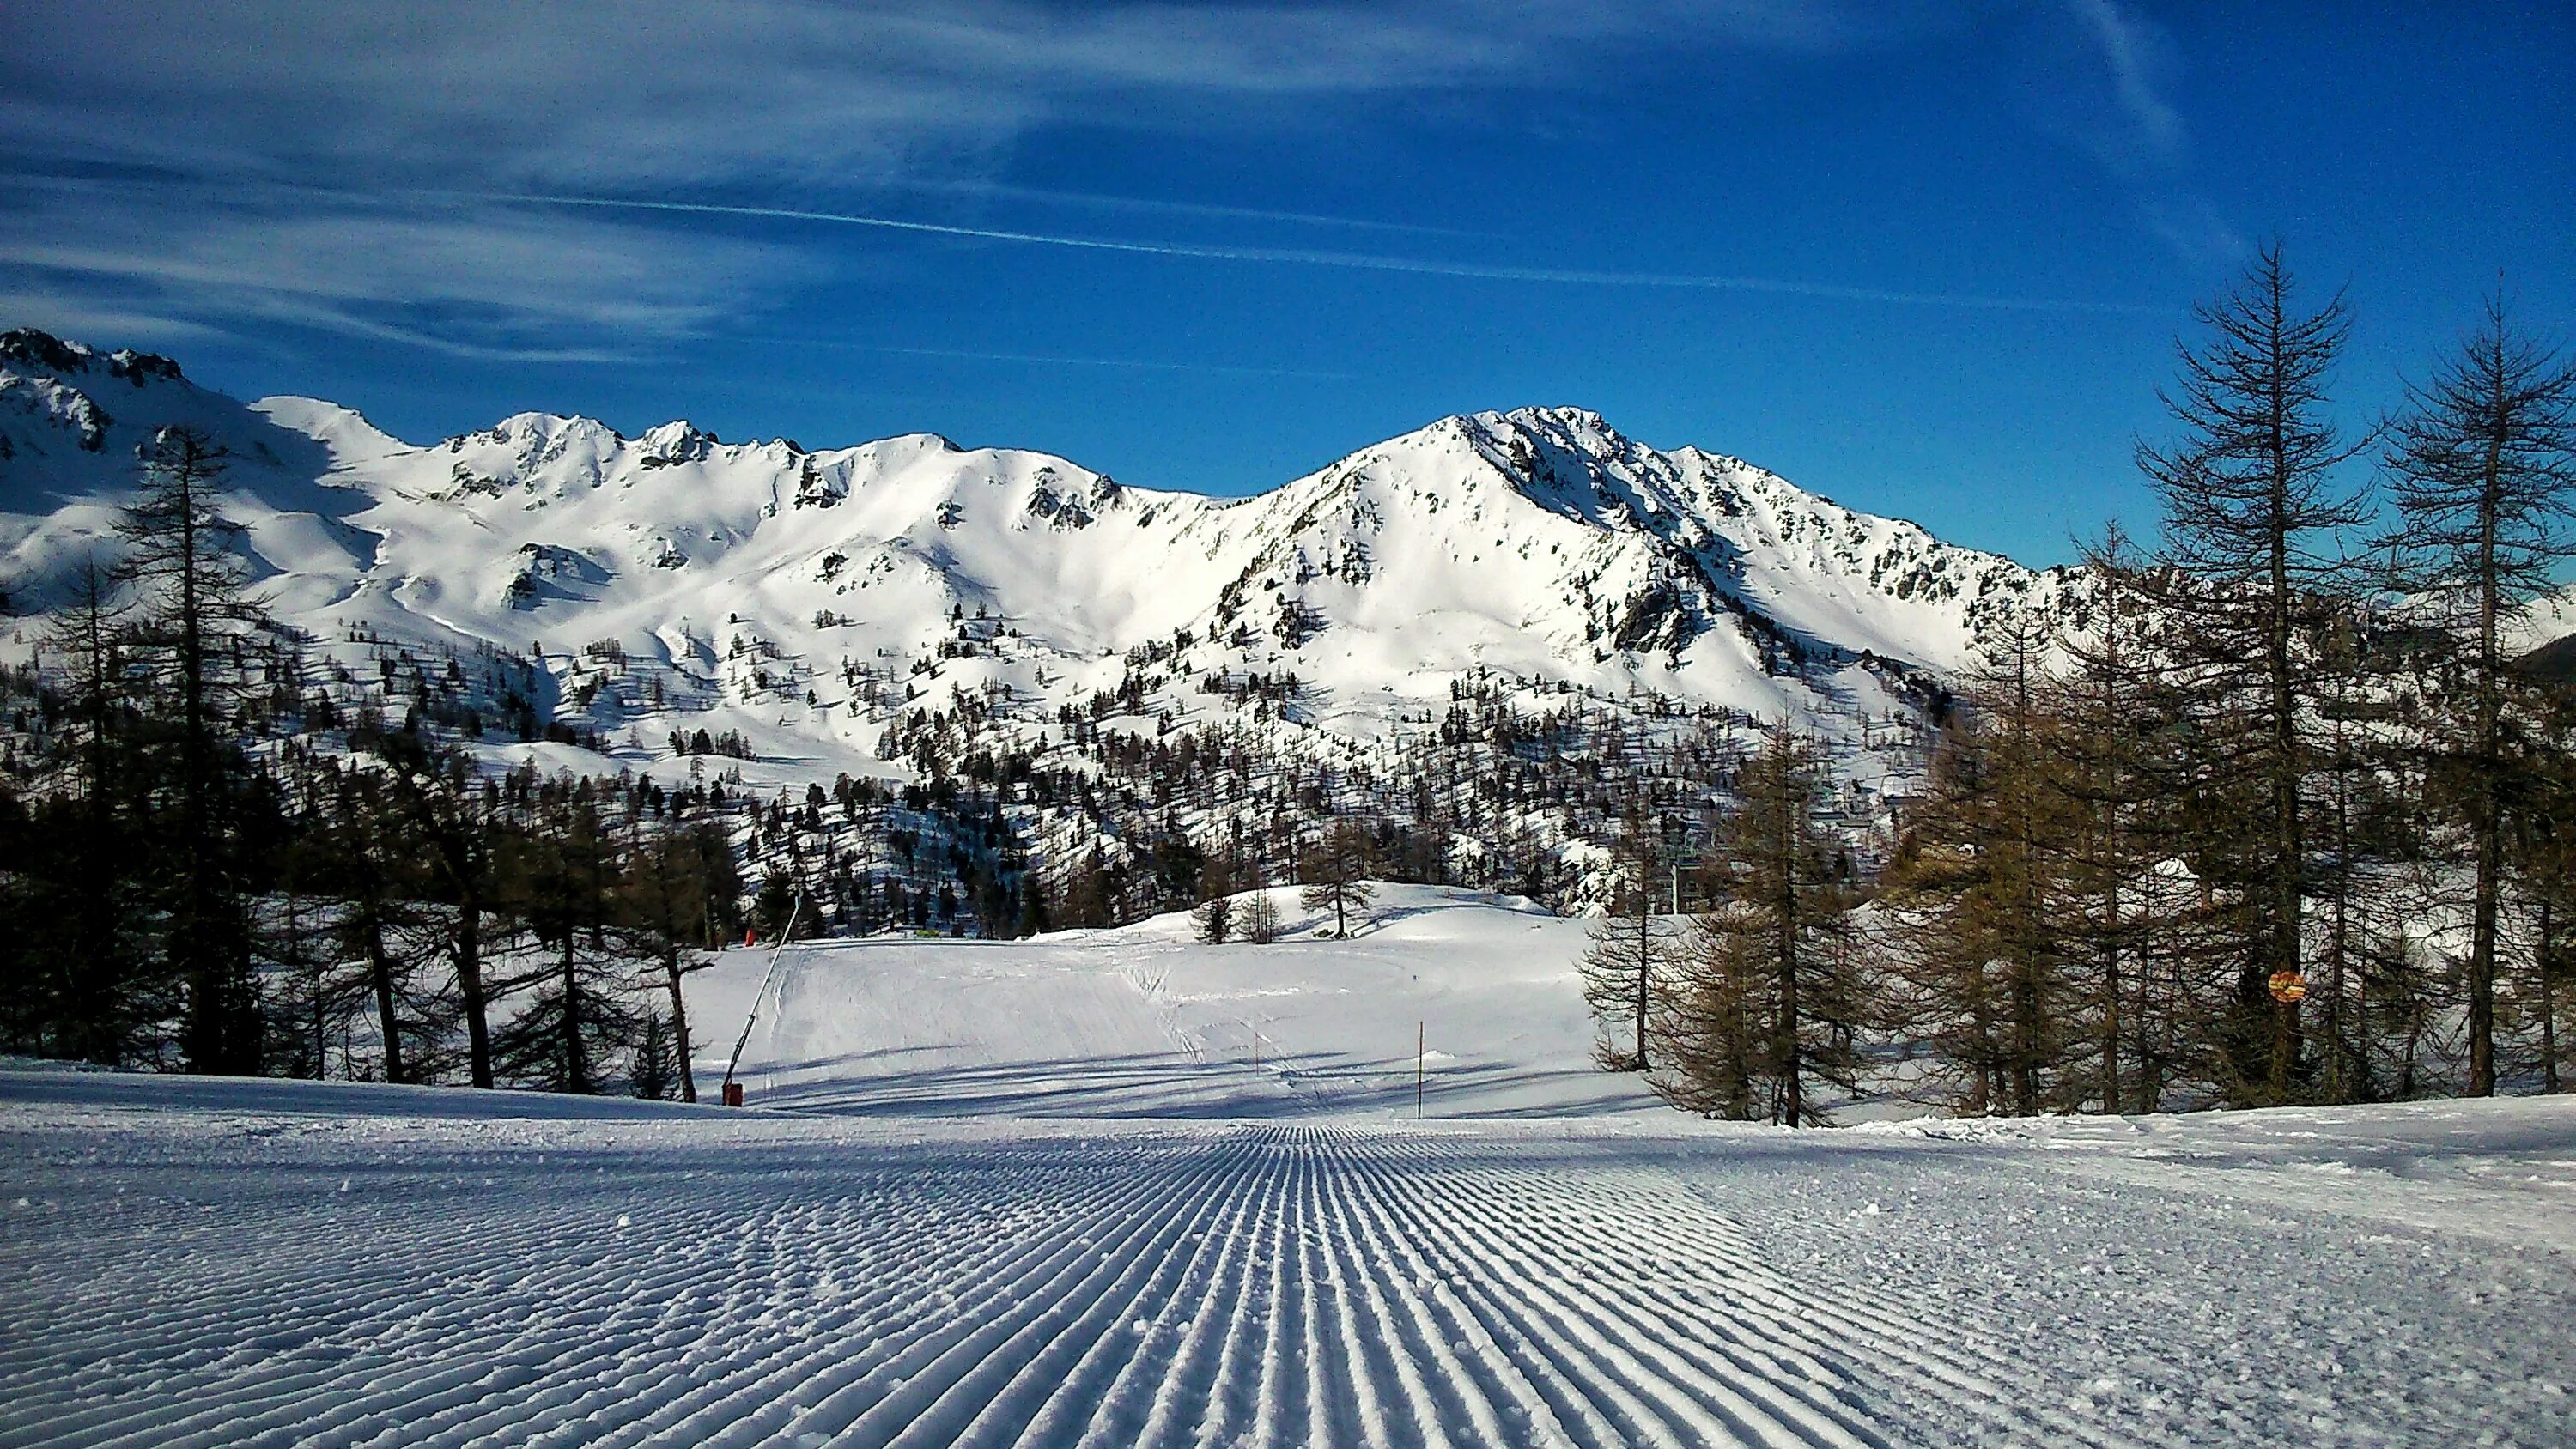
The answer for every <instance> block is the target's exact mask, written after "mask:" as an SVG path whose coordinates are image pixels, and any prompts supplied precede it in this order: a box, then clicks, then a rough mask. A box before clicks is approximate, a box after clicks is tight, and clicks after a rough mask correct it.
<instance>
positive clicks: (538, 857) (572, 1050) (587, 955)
mask: <svg viewBox="0 0 2576 1449" xmlns="http://www.w3.org/2000/svg"><path fill="white" fill-rule="evenodd" d="M545 793H546V795H547V796H549V797H550V798H548V799H546V800H544V801H542V802H541V803H540V804H539V805H538V807H537V809H536V810H535V811H534V812H533V818H532V819H531V820H530V821H528V822H527V823H526V824H524V825H523V826H521V827H519V828H517V829H514V830H512V831H510V832H509V833H508V834H507V835H505V836H504V837H503V851H504V854H503V860H502V868H501V872H500V875H501V879H502V881H503V882H504V884H505V887H506V889H507V893H508V894H507V902H508V906H509V909H510V911H511V913H512V914H513V915H514V916H515V917H516V918H517V919H518V920H519V921H520V922H522V923H523V924H524V925H525V927H526V929H527V932H528V934H529V935H530V936H532V937H533V938H535V942H536V945H537V947H538V952H539V956H538V960H537V962H536V963H535V964H534V965H533V966H532V968H531V969H530V970H529V972H528V973H527V979H526V985H527V988H528V999H527V1001H526V1002H525V1004H524V1005H522V1006H521V1008H520V1010H519V1013H518V1014H517V1015H516V1016H515V1017H513V1018H512V1019H511V1020H510V1022H509V1024H508V1025H507V1026H505V1027H504V1028H503V1029H502V1030H501V1031H499V1032H498V1033H496V1034H495V1037H494V1041H493V1057H494V1064H495V1066H496V1067H497V1068H499V1069H500V1070H502V1071H505V1072H509V1073H511V1074H513V1075H515V1076H517V1077H519V1078H520V1079H522V1080H524V1081H527V1082H529V1083H531V1084H533V1085H537V1086H540V1087H543V1088H545V1089H546V1090H548V1091H555V1092H574V1093H596V1092H599V1091H600V1090H602V1089H603V1087H604V1086H605V1085H606V1084H607V1081H608V1077H609V1073H610V1067H611V1063H612V1062H613V1061H614V1060H615V1059H616V1057H617V1056H618V1054H619V1053H621V1052H623V1051H624V1050H626V1049H627V1048H628V1047H629V1046H631V1045H632V1043H633V1042H634V1040H635V1037H636V1034H637V1031H638V1028H639V1027H640V1022H639V1021H638V1019H637V1013H636V1012H635V1011H634V1010H633V1009H632V1007H631V1006H630V1005H629V1003H628V1002H627V1000H626V992H625V989H624V987H625V969H624V968H625V967H626V965H627V962H626V960H625V958H624V957H623V956H622V954H621V953H619V952H618V951H616V950H615V949H614V948H613V947H612V945H611V942H610V939H609V927H610V924H611V917H612V913H613V910H614V904H613V903H614V900H615V892H616V887H617V881H616V879H615V852H614V851H613V850H612V849H611V847H610V843H609V841H608V839H607V836H606V833H605V832H604V831H603V830H602V828H601V822H600V819H599V813H598V810H597V808H596V805H595V803H594V801H593V799H592V798H591V795H592V792H591V787H590V785H589V783H588V782H587V781H584V782H578V783H572V784H569V785H555V786H549V787H547V789H546V791H545Z"/></svg>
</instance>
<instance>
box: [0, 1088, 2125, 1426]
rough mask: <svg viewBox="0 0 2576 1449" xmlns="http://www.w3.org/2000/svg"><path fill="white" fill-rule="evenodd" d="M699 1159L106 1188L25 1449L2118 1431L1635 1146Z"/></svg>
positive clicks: (49, 1317)
mask: <svg viewBox="0 0 2576 1449" xmlns="http://www.w3.org/2000/svg"><path fill="white" fill-rule="evenodd" d="M567 1130H569V1129H567ZM603 1130H605V1129H603ZM610 1135H612V1136H613V1134H610ZM471 1140H472V1134H471V1133H470V1132H464V1133H460V1134H458V1141H459V1143H460V1144H462V1143H463V1142H469V1141H471ZM548 1140H551V1141H560V1140H561V1138H559V1137H558V1138H552V1139H548ZM644 1140H645V1141H647V1142H649V1141H651V1140H653V1139H652V1138H651V1137H650V1136H649V1134H646V1135H645V1137H644ZM174 1150H179V1151H180V1153H181V1156H182V1158H183V1159H184V1160H190V1161H198V1162H202V1163H203V1167H202V1169H201V1170H202V1172H203V1173H204V1174H205V1175H206V1176H207V1177H208V1178H210V1179H212V1180H213V1182H214V1183H220V1182H221V1181H222V1180H223V1176H224V1174H226V1173H235V1172H240V1171H241V1170H242V1169H241V1168H240V1167H239V1166H238V1165H237V1164H236V1163H235V1162H234V1160H233V1159H231V1158H229V1157H227V1155H226V1154H227V1153H228V1152H229V1151H231V1149H230V1148H228V1147H225V1146H223V1145H221V1144H217V1145H213V1146H209V1145H207V1144H205V1143H203V1142H195V1143H191V1144H187V1145H186V1146H185V1147H184V1149H174ZM338 1150H340V1151H342V1152H344V1153H345V1152H348V1151H350V1150H351V1144H349V1143H346V1142H343V1143H340V1144H339V1145H338ZM441 1150H445V1151H446V1152H447V1153H448V1156H447V1157H445V1158H444V1159H442V1158H440V1157H439V1155H438V1154H439V1152H440V1151H441ZM188 1151H193V1152H194V1153H196V1157H195V1158H193V1159H186V1158H185V1153H186V1152H188ZM643 1160H644V1161H646V1162H648V1163H649V1162H651V1161H653V1159H651V1158H650V1157H649V1155H648V1157H647V1158H645V1159H643ZM684 1161H685V1165H686V1166H688V1167H692V1168H697V1169H701V1170H696V1171H672V1170H668V1169H667V1168H663V1167H658V1166H657V1167H651V1168H649V1169H648V1168H639V1167H636V1166H634V1165H632V1163H631V1162H630V1163H629V1165H628V1166H626V1167H625V1168H624V1169H623V1170H622V1171H621V1170H620V1169H619V1168H618V1167H617V1165H616V1159H615V1158H614V1157H613V1155H586V1154H581V1153H574V1154H564V1155H563V1156H561V1157H557V1158H552V1159H548V1158H536V1159H534V1160H528V1159H527V1158H525V1157H521V1158H515V1159H514V1158H513V1157H512V1156H511V1154H510V1153H509V1152H508V1151H506V1150H504V1151H495V1150H494V1149H490V1148H487V1147H482V1146H476V1147H473V1148H470V1149H466V1148H463V1147H461V1145H460V1146H458V1147H447V1148H444V1149H442V1148H441V1147H440V1146H439V1145H438V1144H436V1143H433V1144H432V1145H431V1146H430V1147H429V1148H427V1149H423V1150H422V1151H421V1152H420V1153H419V1154H416V1155H413V1156H405V1157H403V1158H401V1159H399V1160H396V1161H394V1162H389V1163H382V1164H379V1165H378V1173H377V1176H376V1177H375V1178H373V1179H371V1180H370V1181H369V1186H368V1189H367V1190H366V1191H365V1192H363V1193H358V1194H355V1195H352V1194H351V1193H350V1192H349V1191H348V1190H347V1189H346V1188H345V1187H344V1188H342V1189H341V1190H340V1191H337V1192H334V1191H332V1190H331V1186H332V1183H334V1182H341V1181H349V1180H354V1174H352V1175H351V1176H350V1177H346V1178H344V1177H343V1175H342V1172H341V1168H340V1166H339V1165H337V1164H335V1163H333V1162H331V1161H323V1162H320V1163H301V1164H297V1165H295V1167H294V1168H293V1170H291V1171H288V1172H284V1173H281V1174H280V1175H278V1176H275V1177H265V1176H263V1177H258V1178H256V1179H246V1180H252V1181H254V1182H255V1185H254V1186H253V1187H252V1188H251V1189H250V1190H249V1191H247V1192H241V1191H236V1192H235V1193H234V1194H233V1195H232V1196H231V1198H230V1199H229V1200H226V1201H222V1202H221V1203H220V1206H219V1207H218V1208H215V1209H212V1210H209V1209H207V1208H206V1207H205V1205H204V1204H205V1202H206V1201H207V1200H208V1199H210V1198H218V1197H220V1193H218V1192H214V1191H207V1192H202V1193H201V1192H197V1191H191V1192H190V1193H188V1194H186V1195H185V1196H184V1197H125V1196H121V1195H119V1194H120V1193H121V1191H122V1187H121V1184H117V1185H115V1186H117V1192H115V1193H111V1192H109V1190H108V1188H107V1187H105V1186H100V1187H95V1188H94V1189H93V1191H95V1192H97V1193H99V1194H100V1196H99V1197H98V1198H97V1199H96V1201H97V1202H98V1203H99V1204H100V1208H99V1210H100V1212H101V1213H103V1214H110V1215H112V1218H113V1221H114V1222H115V1223H116V1224H117V1229H116V1235H115V1236H113V1237H112V1239H110V1240H108V1241H110V1242H111V1243H112V1245H111V1246H108V1247H105V1248H103V1249H100V1250H97V1251H92V1252H91V1253H90V1254H89V1257H88V1259H87V1267H86V1268H85V1270H84V1272H85V1273H86V1275H87V1276H86V1277H83V1278H80V1279H78V1280H74V1279H72V1278H69V1277H67V1276H66V1273H65V1271H64V1270H63V1269H61V1268H60V1267H58V1266H56V1256H57V1255H59V1254H62V1253H63V1252H65V1251H66V1245H71V1246H74V1247H77V1246H78V1245H80V1244H82V1243H84V1242H85V1241H87V1240H86V1239H85V1238H84V1237H83V1236H82V1235H81V1234H80V1233H79V1232H78V1231H77V1230H75V1229H73V1228H72V1227H70V1226H68V1225H66V1226H62V1227H57V1228H54V1229H51V1230H50V1231H51V1232H52V1233H53V1234H54V1236H53V1237H52V1238H50V1239H48V1240H44V1241H33V1240H25V1239H13V1240H12V1241H10V1242H8V1243H7V1244H5V1245H0V1277H5V1279H6V1281H0V1321H8V1322H11V1323H13V1324H16V1325H23V1327H24V1329H25V1332H24V1333H23V1334H21V1333H19V1332H14V1331H13V1333H12V1334H11V1336H10V1338H9V1339H8V1341H7V1342H5V1343H0V1442H6V1443H9V1444H12V1445H29V1446H37V1445H57V1444H61V1445H71V1444H78V1445H83V1446H92V1445H134V1446H140V1445H147V1444H148V1445H155V1446H159V1445H209V1446H211V1445H218V1444H222V1445H231V1444H248V1445H274V1446H279V1449H290V1446H318V1445H324V1444H329V1445H335V1446H354V1449H393V1446H398V1445H399V1446H412V1445H454V1446H465V1445H481V1444H516V1445H533V1446H550V1449H551V1446H565V1449H569V1446H575V1445H582V1446H588V1445H603V1446H616V1449H642V1446H658V1445H672V1446H678V1445H691V1446H695V1445H709V1446H753V1445H762V1446H769V1445H776V1446H792V1449H806V1446H820V1445H825V1444H829V1445H834V1446H840V1445H851V1446H866V1449H921V1446H933V1445H975V1446H990V1449H1004V1446H1016V1449H1115V1446H1124V1445H1152V1446H1175V1449H1177V1446H1189V1449H1219V1446H1228V1449H1231V1446H1235V1445H1250V1446H1268V1449H1287V1446H1315V1449H1381V1446H1383V1449H1479V1446H1486V1445H1511V1446H1522V1445H1529V1446H1563V1449H1625V1446H1674V1449H1679V1446H1700V1445H1751V1446H1761V1449H1889V1446H1890V1445H1892V1444H1893V1443H1896V1442H1899V1441H1900V1440H1904V1439H1907V1438H1909V1437H1910V1436H1908V1435H1906V1434H1903V1433H1899V1432H1891V1431H1890V1430H1888V1429H1887V1428H1885V1427H1884V1426H1882V1425H1881V1424H1880V1423H1878V1422H1876V1419H1875V1415H1874V1410H1873V1395H1874V1390H1873V1388H1872V1385H1874V1384H1875V1385H1884V1384H1887V1383H1890V1382H1891V1381H1896V1382H1901V1384H1902V1385H1903V1387H1904V1390H1905V1392H1906V1393H1907V1394H1909V1395H1910V1396H1911V1397H1912V1399H1913V1401H1914V1402H1916V1403H1917V1404H1920V1405H1929V1406H1936V1407H1937V1411H1938V1412H1939V1413H1940V1414H1941V1415H1942V1417H1943V1420H1944V1421H1945V1422H1946V1423H1947V1424H1948V1425H1949V1426H1950V1427H1951V1429H1952V1431H1953V1432H1957V1431H1959V1430H1960V1429H1962V1428H1966V1429H1967V1430H1968V1432H1969V1433H1970V1434H1971V1435H1972V1436H1973V1437H1977V1438H1980V1439H1993V1440H1997V1441H2002V1442H2028V1443H2083V1444H2093V1445H2107V1444H2113V1443H2117V1442H2119V1441H2118V1440H2117V1438H2116V1437H2115V1436H2113V1435H2110V1434H2108V1433H2106V1432H2105V1430H2104V1427H2103V1426H2102V1425H2100V1424H2098V1423H2096V1422H2092V1421H2090V1420H2088V1419H2086V1418H2084V1417H2083V1416H2082V1415H2081V1414H2078V1413H2069V1412H2066V1411H2063V1410H2061V1409H2059V1408H2056V1407H2053V1406H2047V1407H2043V1406H2039V1405H2033V1404H2029V1403H2023V1402H2017V1401H2016V1400H2015V1398H2014V1396H2013V1395H2012V1393H2011V1391H2010V1390H2007V1389H2006V1388H2005V1387H2004V1386H2003V1383H2002V1382H2000V1381H1999V1380H2004V1379H2009V1378H2011V1377H2012V1375H2011V1374H2010V1373H2008V1372H2003V1373H1994V1372H1980V1371H1979V1364H1980V1362H1982V1361H1980V1360H1977V1359H1975V1358H1973V1357H1972V1356H1973V1355H1974V1354H1975V1353H1976V1352H1977V1348H1976V1347H1969V1348H1953V1349H1944V1348H1940V1347H1935V1346H1934V1345H1936V1344H1938V1343H1942V1342H1953V1343H1957V1342H1965V1343H1968V1344H1971V1345H1982V1343H1983V1342H1984V1340H1981V1339H1979V1338H1978V1337H1977V1336H1976V1335H1973V1334H1963V1332H1962V1330H1961V1327H1960V1326H1959V1325H1954V1324H1947V1323H1943V1322H1940V1321H1939V1317H1938V1310H1937V1308H1933V1307H1930V1306H1927V1305H1923V1304H1903V1303H1893V1304H1891V1303H1879V1302H1854V1301H1843V1300H1838V1299H1830V1298H1828V1297H1826V1296H1824V1295H1820V1294H1817V1293H1814V1292H1811V1291H1807V1290H1805V1289H1803V1288H1801V1287H1800V1286H1799V1285H1798V1284H1797V1283H1796V1282H1795V1281H1794V1280H1793V1279H1792V1278H1791V1277H1790V1275H1789V1274H1787V1273H1785V1272H1783V1271H1781V1270H1779V1269H1777V1268H1775V1267H1773V1266H1772V1265H1770V1264H1767V1263H1765V1262H1764V1261H1762V1259H1761V1257H1760V1254H1759V1252H1758V1250H1757V1248H1756V1247H1755V1241H1756V1240H1755V1236H1754V1234H1752V1233H1751V1232H1749V1231H1748V1230H1747V1229H1745V1228H1743V1227H1741V1226H1740V1225H1738V1224H1737V1223H1735V1222H1733V1221H1731V1220H1729V1219H1727V1218H1726V1217H1724V1216H1723V1215H1721V1214H1720V1213H1718V1212H1717V1211H1715V1210H1714V1209H1713V1208H1711V1207H1710V1206H1709V1205H1708V1203H1707V1202H1706V1201H1705V1200H1704V1199H1703V1198H1702V1197H1701V1196H1700V1195H1699V1194H1698V1193H1696V1192H1695V1191H1693V1190H1692V1189H1691V1188H1690V1187H1689V1186H1688V1184H1687V1182H1686V1180H1685V1177H1684V1176H1681V1175H1677V1174H1676V1173H1675V1172H1674V1171H1672V1170H1671V1169H1670V1168H1669V1167H1667V1166H1665V1165H1662V1164H1660V1163H1658V1162H1657V1161H1655V1160H1653V1159H1652V1158H1651V1157H1649V1158H1638V1157H1635V1156H1631V1155H1628V1154H1626V1153H1625V1152H1624V1151H1623V1150H1622V1149H1621V1148H1620V1147H1619V1146H1618V1145H1617V1144H1616V1143H1592V1144H1576V1145H1573V1146H1570V1147H1567V1148H1565V1149H1563V1150H1557V1149H1553V1148H1551V1147H1549V1146H1547V1145H1546V1144H1544V1143H1524V1144H1522V1145H1520V1146H1507V1145H1503V1144H1498V1143H1495V1142H1489V1141H1485V1140H1482V1139H1477V1138H1472V1137H1471V1138H1464V1139H1461V1138H1458V1137H1455V1136H1450V1135H1446V1134H1444V1133H1443V1132H1441V1131H1438V1130H1418V1129H1413V1128H1410V1127H1394V1128H1389V1127H1351V1126H1341V1125H1334V1124H1302V1125H1280V1126H1238V1127H1233V1128H1225V1129H1184V1128H1172V1129H1160V1130H1139V1129H1136V1128H1132V1127H1130V1128H1121V1129H1115V1130H1105V1131H1104V1132H1103V1133H1102V1134H1100V1135H1099V1136H1098V1137H1097V1138H1096V1139H1095V1138H1091V1137H1067V1138H1064V1139H1060V1140H1033V1139H1014V1140H1007V1141H1002V1142H998V1143H996V1142H990V1141H976V1140H973V1139H971V1138H970V1139H969V1141H968V1142H967V1143H965V1144H963V1145H958V1144H950V1145H934V1146H931V1147H925V1148H909V1147H897V1146H892V1145H886V1144H877V1143H862V1144H860V1145H858V1146H857V1147H856V1148H854V1149H852V1150H850V1151H848V1152H845V1153H830V1152H823V1151H819V1150H814V1149H808V1148H796V1147H778V1146H762V1145H760V1143H759V1142H758V1141H756V1140H754V1141H749V1142H743V1143H739V1144H734V1143H730V1142H728V1141H726V1140H724V1139H719V1140H718V1141H717V1142H715V1143H714V1144H713V1145H701V1146H697V1147H693V1148H690V1149H688V1155H687V1156H686V1157H685V1158H684ZM478 1180H479V1182H480V1184H481V1185H480V1186H476V1185H474V1184H475V1183H476V1182H477V1181H478ZM191 1181H192V1182H193V1181H195V1180H194V1179H192V1180H191ZM210 1186H211V1185H210ZM189 1198H194V1199H197V1200H195V1201H190V1200H187V1199H189ZM12 1221H13V1222H14V1223H17V1224H19V1225H25V1224H27V1223H29V1222H31V1221H32V1220H30V1219H26V1218H23V1217H22V1218H19V1219H14V1220H12ZM66 1223H68V1220H66ZM611 1224H613V1225H614V1226H611ZM128 1229H131V1230H133V1234H134V1235H133V1236H131V1237H128V1236H124V1234H125V1233H126V1230H128ZM30 1285H33V1286H32V1296H30V1292H31V1289H30ZM1909 1310H1910V1311H1909ZM2006 1367H2008V1366H2006Z"/></svg>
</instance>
